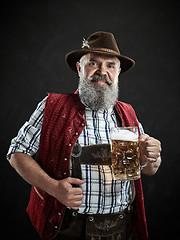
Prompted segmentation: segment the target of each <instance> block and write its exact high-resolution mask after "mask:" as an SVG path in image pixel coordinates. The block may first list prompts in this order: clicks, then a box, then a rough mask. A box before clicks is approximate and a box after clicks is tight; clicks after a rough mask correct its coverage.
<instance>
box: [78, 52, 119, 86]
mask: <svg viewBox="0 0 180 240" xmlns="http://www.w3.org/2000/svg"><path fill="white" fill-rule="evenodd" d="M77 70H78V74H79V76H80V77H81V78H82V79H88V78H91V77H93V76H96V77H95V79H92V81H93V83H94V84H98V85H104V86H105V85H108V84H109V85H110V84H111V83H113V82H117V81H118V76H119V74H120V72H121V68H120V61H119V59H118V58H117V57H111V56H107V55H100V54H93V53H89V54H86V55H84V56H83V57H82V58H81V60H80V62H78V63H77ZM98 76H99V78H98Z"/></svg>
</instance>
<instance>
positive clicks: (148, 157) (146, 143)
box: [139, 134, 162, 175]
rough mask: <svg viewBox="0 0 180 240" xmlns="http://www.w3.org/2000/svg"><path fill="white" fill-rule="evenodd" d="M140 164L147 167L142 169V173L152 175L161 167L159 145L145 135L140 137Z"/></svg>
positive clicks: (155, 140)
mask: <svg viewBox="0 0 180 240" xmlns="http://www.w3.org/2000/svg"><path fill="white" fill-rule="evenodd" d="M139 140H140V153H141V157H140V162H141V165H144V164H145V163H147V162H148V165H147V166H146V167H144V168H143V169H142V173H144V174H147V175H154V174H155V173H156V172H157V170H158V169H159V167H160V165H161V161H162V160H161V156H160V153H161V150H162V149H161V143H160V141H159V140H157V139H155V138H153V137H149V136H148V135H147V134H142V135H141V136H140V139H139Z"/></svg>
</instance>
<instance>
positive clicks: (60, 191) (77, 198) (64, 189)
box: [55, 177, 85, 210]
mask: <svg viewBox="0 0 180 240" xmlns="http://www.w3.org/2000/svg"><path fill="white" fill-rule="evenodd" d="M84 182H85V181H84V180H81V179H77V178H71V177H68V178H65V179H63V180H59V181H58V186H57V190H56V196H55V197H56V199H57V200H58V201H60V202H61V203H62V204H64V205H65V206H67V207H70V208H73V209H75V210H77V209H78V208H79V206H80V205H81V203H82V199H83V192H82V188H81V187H73V184H78V185H82V184H83V183H84Z"/></svg>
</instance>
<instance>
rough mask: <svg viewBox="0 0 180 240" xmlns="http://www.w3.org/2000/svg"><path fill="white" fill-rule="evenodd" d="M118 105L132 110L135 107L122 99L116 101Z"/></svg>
mask: <svg viewBox="0 0 180 240" xmlns="http://www.w3.org/2000/svg"><path fill="white" fill-rule="evenodd" d="M116 106H117V107H119V108H122V109H127V110H132V111H134V109H133V107H132V106H131V104H129V103H125V102H121V101H116Z"/></svg>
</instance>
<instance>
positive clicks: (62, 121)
mask: <svg viewBox="0 0 180 240" xmlns="http://www.w3.org/2000/svg"><path fill="white" fill-rule="evenodd" d="M115 107H116V110H117V112H118V114H119V116H120V118H121V120H122V126H138V122H137V118H136V114H135V112H134V110H133V108H132V107H131V106H130V105H129V104H126V103H123V102H119V101H117V102H116V105H115ZM84 111H85V110H84V106H83V104H82V103H81V102H80V100H79V96H78V95H77V94H69V95H63V94H49V95H48V98H47V100H46V105H45V111H44V120H43V126H42V130H41V137H40V146H39V153H38V163H39V165H40V166H41V167H42V169H44V171H45V172H46V173H47V174H49V176H51V177H52V178H54V179H57V180H60V179H63V178H67V177H68V176H69V175H70V171H69V165H70V155H71V150H72V148H73V146H74V144H75V142H76V141H77V139H78V137H79V135H80V134H81V132H82V131H83V129H84V127H85V125H86V120H85V119H84V118H83V114H84ZM134 182H135V189H136V197H135V200H134V217H133V235H134V236H135V237H136V238H137V239H139V240H146V239H147V226H146V217H145V210H144V197H143V191H142V184H141V180H140V179H139V180H135V181H134ZM65 208H66V207H65V206H64V205H63V204H61V203H60V202H59V201H57V200H56V199H55V198H54V197H52V196H50V195H49V194H47V193H46V192H44V191H42V190H40V189H37V188H36V187H32V190H31V196H30V200H29V204H28V207H27V213H28V214H29V217H30V219H31V222H32V224H33V226H34V227H35V228H36V230H37V232H38V234H39V235H40V237H41V238H42V239H44V240H50V239H53V238H54V237H55V236H56V235H57V234H58V232H59V230H60V228H61V223H62V220H63V215H64V212H65Z"/></svg>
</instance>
